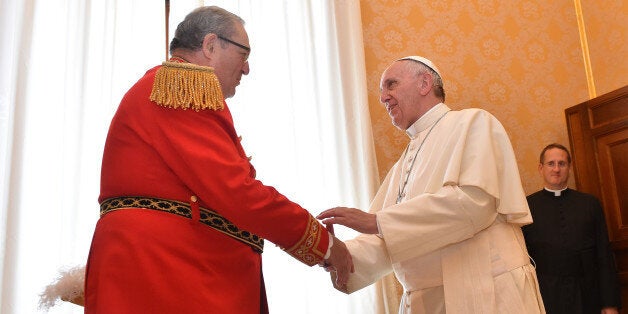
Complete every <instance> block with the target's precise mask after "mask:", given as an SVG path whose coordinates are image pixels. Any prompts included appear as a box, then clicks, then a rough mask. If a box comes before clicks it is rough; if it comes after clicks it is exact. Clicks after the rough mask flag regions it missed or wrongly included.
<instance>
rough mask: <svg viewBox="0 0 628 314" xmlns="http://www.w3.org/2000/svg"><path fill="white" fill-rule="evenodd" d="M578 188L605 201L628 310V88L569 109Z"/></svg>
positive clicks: (569, 124)
mask: <svg viewBox="0 0 628 314" xmlns="http://www.w3.org/2000/svg"><path fill="white" fill-rule="evenodd" d="M565 116H566V119H567V127H568V131H569V142H570V144H571V149H572V155H573V156H572V157H573V168H574V177H575V180H576V187H577V189H578V190H581V191H583V192H586V193H590V194H593V195H595V196H597V197H598V199H600V201H601V202H602V206H603V207H604V214H605V216H606V222H607V225H608V233H609V239H610V241H611V246H612V248H613V251H614V253H615V260H616V262H617V268H618V271H619V279H620V282H621V285H622V293H621V294H622V301H623V304H624V309H623V311H622V312H623V313H626V312H627V308H628V86H625V87H623V88H621V89H619V90H616V91H613V92H611V93H608V94H605V95H602V96H600V97H597V98H595V99H592V100H590V101H587V102H584V103H581V104H579V105H576V106H573V107H570V108H568V109H566V110H565Z"/></svg>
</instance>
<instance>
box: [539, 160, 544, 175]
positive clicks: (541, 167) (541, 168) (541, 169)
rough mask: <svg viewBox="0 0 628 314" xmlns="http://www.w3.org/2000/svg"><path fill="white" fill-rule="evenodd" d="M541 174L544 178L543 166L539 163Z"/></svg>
mask: <svg viewBox="0 0 628 314" xmlns="http://www.w3.org/2000/svg"><path fill="white" fill-rule="evenodd" d="M539 174H540V175H541V176H543V164H542V163H539Z"/></svg>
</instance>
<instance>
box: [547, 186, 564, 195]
mask: <svg viewBox="0 0 628 314" xmlns="http://www.w3.org/2000/svg"><path fill="white" fill-rule="evenodd" d="M566 189H567V187H565V188H564V189H562V190H551V189H548V188H545V191H548V192H551V193H554V196H560V195H561V194H562V193H563V191H564V190H566Z"/></svg>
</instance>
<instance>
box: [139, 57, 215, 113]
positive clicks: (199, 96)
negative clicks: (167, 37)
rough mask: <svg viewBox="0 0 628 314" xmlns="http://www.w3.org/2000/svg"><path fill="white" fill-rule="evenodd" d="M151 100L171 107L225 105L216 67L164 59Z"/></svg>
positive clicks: (204, 107) (197, 108) (196, 108)
mask: <svg viewBox="0 0 628 314" xmlns="http://www.w3.org/2000/svg"><path fill="white" fill-rule="evenodd" d="M150 100H151V101H154V102H156V103H157V104H159V105H161V106H164V107H168V108H173V109H177V108H181V109H194V110H196V111H199V110H205V109H212V110H221V109H223V107H224V105H223V95H222V90H221V89H220V82H219V81H218V77H216V74H214V68H211V67H206V66H200V65H196V64H191V63H179V62H170V61H165V62H163V63H162V67H161V68H159V70H157V73H156V74H155V82H154V83H153V90H152V92H151V93H150Z"/></svg>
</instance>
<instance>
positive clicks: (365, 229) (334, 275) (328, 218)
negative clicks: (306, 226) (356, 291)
mask: <svg viewBox="0 0 628 314" xmlns="http://www.w3.org/2000/svg"><path fill="white" fill-rule="evenodd" d="M316 218H317V219H320V220H321V222H322V223H323V224H324V225H325V228H327V231H329V233H330V234H331V235H332V238H330V239H329V241H333V242H332V246H331V247H330V250H331V252H330V255H329V258H327V259H325V260H323V261H322V262H321V263H320V264H319V265H320V266H321V267H323V268H325V270H326V271H328V272H329V273H330V275H331V281H332V284H333V285H334V288H336V289H338V290H340V291H342V292H345V293H347V292H348V289H347V282H348V281H349V275H350V274H351V273H353V272H354V271H355V269H354V267H353V260H352V258H351V253H350V252H349V250H348V249H347V246H346V245H345V243H344V242H342V241H340V240H339V239H338V238H336V236H335V235H334V224H339V225H343V226H346V227H349V228H351V229H353V230H355V231H358V232H361V233H368V234H375V233H378V229H377V220H376V216H375V215H374V214H369V213H365V212H363V211H361V210H359V209H357V208H349V207H335V208H331V209H328V210H326V211H324V212H322V213H320V214H319V215H318V216H316Z"/></svg>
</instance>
